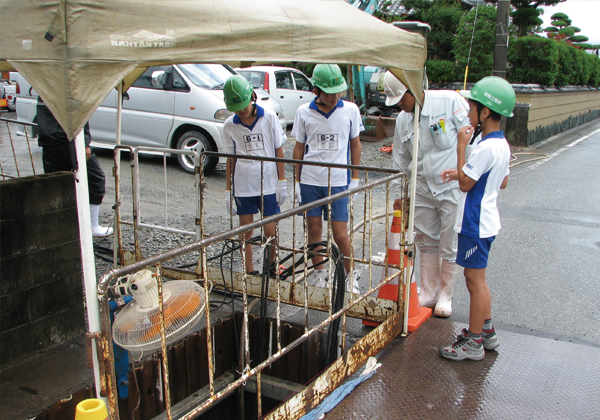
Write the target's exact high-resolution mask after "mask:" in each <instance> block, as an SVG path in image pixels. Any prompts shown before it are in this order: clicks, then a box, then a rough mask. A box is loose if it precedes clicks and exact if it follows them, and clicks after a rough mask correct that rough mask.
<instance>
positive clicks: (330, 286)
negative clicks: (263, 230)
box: [305, 167, 352, 318]
mask: <svg viewBox="0 0 600 420" xmlns="http://www.w3.org/2000/svg"><path fill="white" fill-rule="evenodd" d="M327 195H328V196H331V168H330V167H328V168H327ZM348 200H352V196H351V195H349V196H348ZM331 203H332V201H328V202H327V252H330V251H331V243H332V242H333V241H332V238H331V234H332V232H331V222H332V220H331ZM321 235H322V233H321ZM305 244H308V241H307V242H305ZM340 254H341V253H340ZM333 263H334V261H333V258H329V261H328V265H329V269H328V270H327V277H328V279H327V290H328V291H329V317H330V318H331V314H332V313H333V280H332V279H333V273H334V270H335V268H334V266H333ZM335 263H336V264H337V261H335ZM342 263H343V261H342ZM332 268H333V270H332Z"/></svg>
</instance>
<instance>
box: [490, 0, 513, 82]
mask: <svg viewBox="0 0 600 420" xmlns="http://www.w3.org/2000/svg"><path fill="white" fill-rule="evenodd" d="M509 13H510V0H498V17H497V18H496V45H495V48H494V69H493V71H492V75H493V76H498V77H501V78H503V79H506V56H507V53H508V14H509Z"/></svg>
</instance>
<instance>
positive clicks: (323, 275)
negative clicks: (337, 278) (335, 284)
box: [308, 268, 329, 288]
mask: <svg viewBox="0 0 600 420" xmlns="http://www.w3.org/2000/svg"><path fill="white" fill-rule="evenodd" d="M328 274H329V272H328V271H327V269H326V268H324V269H322V270H314V271H313V272H312V274H310V275H309V276H308V285H309V286H316V287H323V288H326V287H327V278H328Z"/></svg>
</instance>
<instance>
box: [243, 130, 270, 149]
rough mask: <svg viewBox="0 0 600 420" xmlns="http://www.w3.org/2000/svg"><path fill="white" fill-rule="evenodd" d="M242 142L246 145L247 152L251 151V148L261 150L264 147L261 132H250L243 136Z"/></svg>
mask: <svg viewBox="0 0 600 420" xmlns="http://www.w3.org/2000/svg"><path fill="white" fill-rule="evenodd" d="M244 144H245V145H246V151H247V152H251V151H253V150H262V149H264V148H265V145H264V143H263V135H262V134H250V135H248V136H244Z"/></svg>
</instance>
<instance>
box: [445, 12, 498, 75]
mask: <svg viewBox="0 0 600 420" xmlns="http://www.w3.org/2000/svg"><path fill="white" fill-rule="evenodd" d="M476 14H477V22H476V23H475V32H474V33H473V23H474V22H475V15H476ZM496 16H497V10H496V7H494V6H480V7H479V8H478V10H477V9H475V8H473V9H471V11H470V12H469V13H467V14H466V15H464V16H463V18H462V19H461V20H460V25H459V29H458V33H457V35H456V38H455V40H454V54H455V56H456V62H457V67H458V71H459V74H461V75H462V74H464V72H465V68H466V67H467V65H468V66H469V75H468V80H469V81H477V80H479V79H481V78H483V77H485V76H491V75H492V70H493V67H494V44H495V39H496ZM471 36H473V42H472V43H471ZM469 52H470V55H469Z"/></svg>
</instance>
